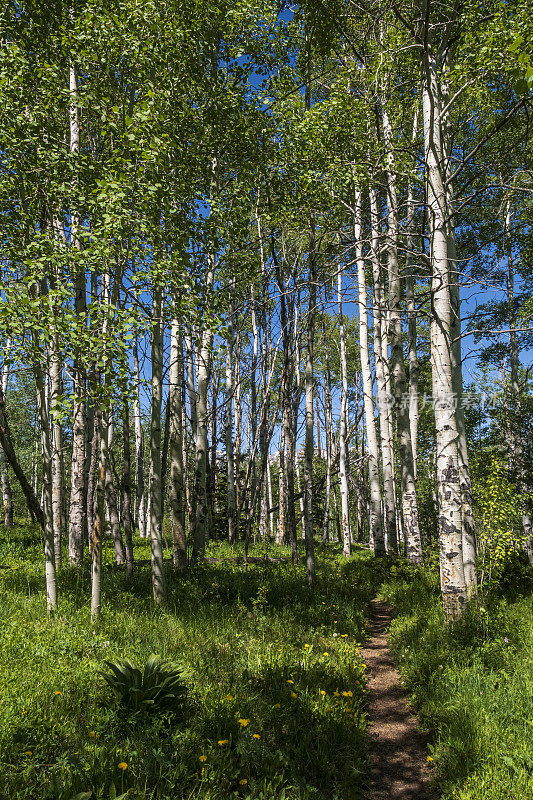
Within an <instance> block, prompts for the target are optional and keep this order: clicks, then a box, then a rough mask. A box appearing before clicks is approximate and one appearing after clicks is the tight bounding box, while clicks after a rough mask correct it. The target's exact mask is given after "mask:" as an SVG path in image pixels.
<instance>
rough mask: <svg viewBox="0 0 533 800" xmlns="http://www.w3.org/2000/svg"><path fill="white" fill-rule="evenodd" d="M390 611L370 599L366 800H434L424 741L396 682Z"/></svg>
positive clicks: (366, 656) (366, 660)
mask: <svg viewBox="0 0 533 800" xmlns="http://www.w3.org/2000/svg"><path fill="white" fill-rule="evenodd" d="M391 619H392V609H391V608H390V606H388V605H386V603H383V602H382V601H380V600H373V601H372V616H371V619H370V630H371V633H372V637H371V638H370V639H369V640H368V641H367V642H366V644H365V645H364V647H362V648H361V654H362V656H363V659H364V663H365V664H366V665H367V668H368V672H369V674H370V679H369V682H368V710H369V714H370V720H371V724H370V729H369V735H370V786H369V793H368V800H435V798H436V793H435V792H434V790H432V788H431V786H430V770H429V767H428V763H427V760H426V759H427V755H428V751H427V741H428V738H427V737H426V736H424V734H423V733H422V732H421V731H420V729H419V726H418V720H417V719H416V717H415V716H414V715H413V713H412V712H411V710H410V708H409V703H408V701H407V697H406V695H405V691H404V690H403V688H402V686H401V684H400V676H399V674H398V672H397V671H396V669H395V667H394V662H393V659H392V655H391V652H390V650H389V648H388V646H387V630H388V627H389V624H390V621H391Z"/></svg>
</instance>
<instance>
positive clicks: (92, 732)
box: [89, 731, 96, 739]
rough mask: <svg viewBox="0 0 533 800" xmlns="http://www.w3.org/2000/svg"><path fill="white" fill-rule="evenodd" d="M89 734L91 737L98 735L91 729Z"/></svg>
mask: <svg viewBox="0 0 533 800" xmlns="http://www.w3.org/2000/svg"><path fill="white" fill-rule="evenodd" d="M89 736H90V737H91V739H94V737H95V736H96V731H89Z"/></svg>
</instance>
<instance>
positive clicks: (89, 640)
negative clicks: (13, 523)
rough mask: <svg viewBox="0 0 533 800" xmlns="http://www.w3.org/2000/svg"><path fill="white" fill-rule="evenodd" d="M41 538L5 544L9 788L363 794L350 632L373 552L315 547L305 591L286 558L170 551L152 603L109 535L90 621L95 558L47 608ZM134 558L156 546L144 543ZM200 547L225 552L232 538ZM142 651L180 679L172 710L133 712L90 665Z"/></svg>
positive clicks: (224, 795)
mask: <svg viewBox="0 0 533 800" xmlns="http://www.w3.org/2000/svg"><path fill="white" fill-rule="evenodd" d="M41 552H42V551H41V542H40V536H39V533H38V532H37V531H34V530H31V529H29V528H28V527H27V526H26V527H23V526H19V527H17V529H16V530H15V532H14V533H10V534H9V539H7V538H6V537H5V535H4V536H3V537H2V540H1V542H0V565H2V569H1V570H0V584H1V589H0V597H1V602H2V609H3V613H2V616H1V619H0V691H1V695H2V703H1V704H0V772H1V781H0V798H2V800H14V798H17V800H22V799H23V798H31V800H52V798H53V799H54V800H57V798H61V800H72V798H74V797H75V796H76V795H78V794H80V793H87V794H85V795H80V796H83V797H89V796H90V797H91V800H93V799H95V798H103V799H104V800H107V798H112V797H114V796H115V794H116V795H119V794H121V793H127V795H126V796H127V798H128V799H129V800H141V799H142V798H144V799H147V798H150V800H165V799H166V798H168V799H169V800H170V798H172V799H173V800H174V799H175V798H190V799H191V800H192V798H194V799H195V800H228V798H229V797H234V796H235V797H241V798H254V800H267V799H268V800H271V799H272V798H276V800H283V798H286V800H289V799H290V800H297V799H298V800H314V799H315V798H316V800H319V799H320V798H331V799H332V800H333V799H334V798H338V799H339V800H341V798H342V800H351V799H353V800H356V798H359V797H361V796H362V794H361V791H362V783H363V782H364V777H363V776H364V772H365V759H366V753H365V728H366V719H365V713H364V699H365V669H364V666H363V665H362V661H361V657H360V655H359V652H358V646H359V644H360V643H361V642H362V641H363V640H364V636H365V630H364V626H365V609H366V606H367V603H368V601H369V600H370V598H371V597H372V596H374V595H375V593H376V591H377V589H378V584H379V580H380V574H379V570H376V569H375V567H374V566H373V562H372V559H371V558H370V557H369V555H368V552H361V553H359V554H358V555H356V556H355V557H354V558H353V559H351V560H350V561H349V562H346V561H344V562H343V561H342V560H341V558H340V556H339V553H338V550H337V548H336V547H333V546H331V547H329V548H327V549H326V550H324V551H321V552H320V553H319V554H318V570H317V587H316V590H315V591H314V592H310V591H309V590H308V589H307V588H306V585H305V576H304V574H303V570H302V568H301V567H297V568H293V567H292V566H291V565H290V564H288V563H259V564H257V563H256V564H251V565H249V566H244V565H242V564H236V563H233V562H231V561H225V562H221V563H209V564H206V565H202V566H201V567H198V568H196V569H193V570H190V571H189V572H188V573H187V574H186V575H184V576H175V575H174V574H173V573H172V570H171V567H170V561H168V564H167V579H168V589H169V602H168V605H167V606H166V608H165V609H164V610H160V609H158V608H156V607H155V606H154V605H153V603H152V601H151V599H150V598H151V586H150V572H149V566H148V565H147V564H144V565H138V566H137V567H136V570H135V575H134V578H133V580H132V581H131V582H129V583H128V582H127V581H126V579H125V574H124V571H123V569H121V568H118V567H116V566H114V565H113V564H112V560H113V557H112V549H111V546H110V545H109V544H107V545H106V552H105V558H104V561H105V562H106V566H105V570H104V583H103V586H104V598H103V606H102V618H101V621H100V622H99V624H98V625H97V626H96V627H95V626H93V625H92V624H91V621H90V615H89V578H88V571H87V567H85V568H84V569H82V570H77V569H70V568H68V567H64V568H63V569H62V570H61V571H60V573H59V592H60V598H61V599H60V606H59V612H58V616H57V618H56V619H55V620H48V619H47V618H46V611H45V601H44V579H43V564H42V555H41ZM261 552H265V549H264V548H257V549H256V550H254V551H251V554H254V555H256V554H258V553H259V554H260V553H261ZM270 553H271V555H275V556H279V555H280V548H272V549H271V551H270ZM283 553H285V551H283ZM136 554H137V557H138V558H139V559H148V558H149V550H148V546H147V544H146V542H143V541H142V540H136ZM209 554H210V555H212V556H222V555H226V556H230V555H233V553H232V552H231V551H229V550H228V548H227V547H226V546H224V545H220V546H217V545H211V546H210V552H209ZM167 557H168V558H169V554H167ZM152 654H155V655H157V656H160V657H161V658H163V659H165V660H168V661H176V662H178V663H180V664H182V665H183V666H184V667H185V668H186V669H187V674H188V675H190V679H189V685H188V691H187V704H186V705H187V707H186V710H185V713H184V717H183V719H182V720H179V721H176V720H175V719H173V718H172V717H171V715H167V716H165V715H164V714H163V715H154V716H153V717H148V718H147V719H145V720H143V721H142V723H139V722H135V721H132V720H130V719H129V718H128V715H127V714H124V713H122V712H121V710H120V708H117V705H116V703H114V702H113V700H112V695H111V691H110V689H109V687H108V686H107V685H106V683H105V681H104V680H103V678H102V677H101V675H100V674H99V670H101V669H102V668H105V662H106V661H113V662H115V661H121V660H123V659H129V660H130V661H132V662H133V663H135V664H139V665H144V664H146V662H147V660H148V658H149V657H150V656H151V655H152ZM89 793H90V794H89Z"/></svg>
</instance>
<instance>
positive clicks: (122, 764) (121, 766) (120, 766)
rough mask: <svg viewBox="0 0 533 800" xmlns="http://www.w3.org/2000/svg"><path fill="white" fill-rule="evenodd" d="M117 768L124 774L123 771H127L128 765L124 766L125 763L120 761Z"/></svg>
mask: <svg viewBox="0 0 533 800" xmlns="http://www.w3.org/2000/svg"><path fill="white" fill-rule="evenodd" d="M118 768H119V769H121V770H122V772H124V770H125V769H128V765H127V764H126V762H125V761H121V762H120V764H119V765H118Z"/></svg>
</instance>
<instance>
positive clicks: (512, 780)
mask: <svg viewBox="0 0 533 800" xmlns="http://www.w3.org/2000/svg"><path fill="white" fill-rule="evenodd" d="M525 573H527V570H523V574H522V575H521V574H520V570H517V571H516V575H515V580H514V581H510V582H507V584H506V583H505V580H503V581H502V583H501V584H500V586H495V587H493V589H492V593H491V594H488V595H487V596H485V597H483V598H479V600H478V602H476V603H474V604H473V605H472V606H471V608H470V609H469V610H468V613H467V614H466V615H465V617H464V619H462V620H461V621H460V622H457V623H455V624H453V625H447V624H446V623H445V621H444V617H443V613H442V608H441V604H440V600H439V590H438V575H437V574H436V571H431V570H429V569H427V568H426V569H412V568H409V567H406V566H405V565H398V566H397V567H395V568H393V569H392V572H391V575H390V576H389V578H388V579H387V580H386V581H385V582H384V584H383V585H382V587H381V593H382V595H383V597H384V598H385V599H387V600H388V601H390V602H391V603H392V604H393V605H394V607H395V612H396V619H395V621H394V623H393V626H392V631H391V636H390V643H391V646H392V648H393V651H394V654H395V656H396V659H397V662H398V664H399V668H400V671H401V674H402V676H403V680H404V682H405V685H406V687H407V689H408V691H409V692H410V694H411V695H412V697H413V699H414V702H415V705H416V708H417V710H418V712H419V714H420V716H421V718H422V721H423V723H424V724H425V725H426V726H427V727H428V728H429V729H431V730H432V731H433V732H434V741H435V745H434V749H433V752H432V755H431V756H430V758H432V759H433V764H434V766H435V773H436V780H437V785H438V787H439V789H440V791H441V793H442V798H443V800H452V798H453V800H504V799H505V800H522V799H523V800H526V798H532V797H533V606H532V602H531V593H530V590H531V583H530V578H528V576H527V575H526V574H525ZM521 582H522V586H523V589H524V591H523V594H522V596H521V594H520V586H521ZM502 587H503V588H505V592H504V591H503V590H502ZM505 594H507V595H508V596H507V597H505Z"/></svg>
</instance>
